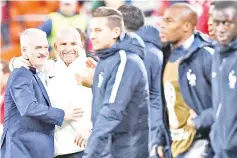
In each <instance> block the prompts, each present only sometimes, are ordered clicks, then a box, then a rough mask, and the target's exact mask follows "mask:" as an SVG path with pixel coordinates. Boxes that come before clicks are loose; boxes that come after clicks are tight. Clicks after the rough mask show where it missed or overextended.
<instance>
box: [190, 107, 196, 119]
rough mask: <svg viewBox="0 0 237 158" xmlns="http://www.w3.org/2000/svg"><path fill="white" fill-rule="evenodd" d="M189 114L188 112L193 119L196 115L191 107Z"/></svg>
mask: <svg viewBox="0 0 237 158" xmlns="http://www.w3.org/2000/svg"><path fill="white" fill-rule="evenodd" d="M189 114H190V116H191V118H192V119H195V118H196V117H197V113H196V112H195V111H194V110H193V109H190V110H189Z"/></svg>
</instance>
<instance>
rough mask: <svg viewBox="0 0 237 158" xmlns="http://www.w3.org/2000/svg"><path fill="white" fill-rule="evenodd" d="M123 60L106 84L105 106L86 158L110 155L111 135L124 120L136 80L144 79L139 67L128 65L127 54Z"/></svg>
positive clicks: (89, 142)
mask: <svg viewBox="0 0 237 158" xmlns="http://www.w3.org/2000/svg"><path fill="white" fill-rule="evenodd" d="M121 58H122V60H121V63H120V64H119V66H116V67H115V68H114V69H113V71H112V72H111V78H110V79H109V81H108V82H107V83H106V89H105V97H104V100H103V105H102V106H101V105H99V106H101V107H102V109H101V110H100V112H99V114H98V116H97V119H96V121H95V123H94V125H93V130H92V134H91V136H90V138H89V141H88V145H87V148H86V151H85V156H84V158H91V157H96V156H97V157H100V156H105V155H103V154H106V155H110V151H107V150H109V149H110V142H109V140H110V138H111V133H112V132H113V130H114V129H115V128H116V127H117V126H118V125H119V124H120V123H121V122H122V120H123V111H124V110H125V109H126V107H127V104H128V102H129V101H130V100H131V97H132V95H133V91H134V88H135V86H136V85H137V84H138V83H137V82H138V80H137V81H136V79H139V80H140V79H141V78H142V76H141V75H138V74H139V73H138V72H139V70H138V65H135V64H134V65H135V66H134V65H131V64H128V63H127V64H126V55H125V54H124V56H122V57H121ZM125 69H126V70H125ZM102 153H103V154H102Z"/></svg>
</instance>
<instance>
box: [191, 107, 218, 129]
mask: <svg viewBox="0 0 237 158" xmlns="http://www.w3.org/2000/svg"><path fill="white" fill-rule="evenodd" d="M193 121H194V126H195V128H196V129H197V130H199V129H203V128H210V127H211V125H212V124H213V123H214V116H213V108H209V109H206V110H204V111H202V113H201V114H200V115H198V116H197V117H196V118H195V119H193Z"/></svg>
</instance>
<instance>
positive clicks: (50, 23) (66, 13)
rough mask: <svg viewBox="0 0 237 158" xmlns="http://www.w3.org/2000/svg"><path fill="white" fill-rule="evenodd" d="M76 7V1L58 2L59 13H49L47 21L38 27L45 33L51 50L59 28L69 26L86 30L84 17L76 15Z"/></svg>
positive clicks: (79, 14) (81, 14)
mask: <svg viewBox="0 0 237 158" xmlns="http://www.w3.org/2000/svg"><path fill="white" fill-rule="evenodd" d="M77 7H78V3H77V0H60V4H59V11H58V12H53V13H50V14H49V19H48V20H47V21H45V22H44V23H43V24H42V25H41V26H40V27H39V28H40V29H41V30H43V31H44V32H46V34H47V37H48V41H49V44H50V46H51V48H53V44H54V42H55V37H56V35H57V32H58V30H59V29H60V28H62V27H65V26H71V27H74V28H80V29H81V30H82V31H85V30H86V27H87V19H86V16H85V14H83V13H78V12H77V11H78V10H77V9H78V8H77ZM80 10H81V9H80Z"/></svg>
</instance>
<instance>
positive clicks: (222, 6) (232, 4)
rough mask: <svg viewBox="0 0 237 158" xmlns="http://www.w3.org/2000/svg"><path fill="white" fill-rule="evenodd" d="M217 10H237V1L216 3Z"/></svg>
mask: <svg viewBox="0 0 237 158" xmlns="http://www.w3.org/2000/svg"><path fill="white" fill-rule="evenodd" d="M214 5H215V10H222V9H227V8H233V9H236V8H237V1H215V3H214ZM236 13H237V12H236Z"/></svg>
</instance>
